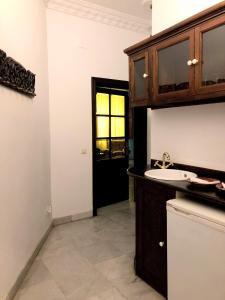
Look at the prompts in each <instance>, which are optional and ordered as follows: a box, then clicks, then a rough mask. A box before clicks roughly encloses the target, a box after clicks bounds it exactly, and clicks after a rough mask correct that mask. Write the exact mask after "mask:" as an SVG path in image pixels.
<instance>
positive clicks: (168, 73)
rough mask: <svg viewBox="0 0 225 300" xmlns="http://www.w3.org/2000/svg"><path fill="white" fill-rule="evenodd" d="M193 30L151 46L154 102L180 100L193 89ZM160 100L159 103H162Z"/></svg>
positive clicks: (191, 92) (190, 93)
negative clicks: (191, 62) (189, 63)
mask: <svg viewBox="0 0 225 300" xmlns="http://www.w3.org/2000/svg"><path fill="white" fill-rule="evenodd" d="M193 58H194V30H190V31H188V32H185V33H183V34H180V35H178V36H176V37H174V38H170V39H168V40H166V41H163V42H161V43H159V44H157V45H156V46H155V47H153V62H154V75H155V76H154V79H153V90H154V103H155V104H157V103H158V102H161V101H162V102H164V103H167V102H170V101H171V99H173V101H174V99H177V100H178V101H182V98H184V97H188V96H191V95H192V94H193V89H194V68H193V65H192V64H191V65H188V61H189V62H190V61H192V59H193ZM162 102H161V103H162Z"/></svg>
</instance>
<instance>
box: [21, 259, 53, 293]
mask: <svg viewBox="0 0 225 300" xmlns="http://www.w3.org/2000/svg"><path fill="white" fill-rule="evenodd" d="M51 279H52V278H51V274H50V273H49V271H48V269H47V268H46V266H45V265H44V263H43V262H42V260H41V259H39V258H36V259H35V261H34V263H33V265H32V266H31V268H30V270H29V272H28V274H27V276H26V277H25V279H24V282H23V284H22V286H21V289H23V288H29V287H30V286H32V285H34V284H39V283H41V282H43V281H47V280H51Z"/></svg>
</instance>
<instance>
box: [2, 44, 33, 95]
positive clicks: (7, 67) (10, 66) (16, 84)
mask: <svg viewBox="0 0 225 300" xmlns="http://www.w3.org/2000/svg"><path fill="white" fill-rule="evenodd" d="M0 84H2V85H5V86H7V87H9V88H12V89H14V90H16V91H18V92H20V93H23V94H26V95H29V96H31V97H34V96H36V94H35V75H34V74H33V73H32V72H31V71H29V70H26V69H25V68H24V67H23V66H22V65H21V64H19V63H18V62H17V61H15V60H14V59H13V58H11V57H7V55H6V53H5V52H4V51H2V50H1V49H0Z"/></svg>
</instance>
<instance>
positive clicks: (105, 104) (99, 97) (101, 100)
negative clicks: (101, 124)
mask: <svg viewBox="0 0 225 300" xmlns="http://www.w3.org/2000/svg"><path fill="white" fill-rule="evenodd" d="M96 114H97V115H108V114H109V95H108V94H103V93H97V94H96Z"/></svg>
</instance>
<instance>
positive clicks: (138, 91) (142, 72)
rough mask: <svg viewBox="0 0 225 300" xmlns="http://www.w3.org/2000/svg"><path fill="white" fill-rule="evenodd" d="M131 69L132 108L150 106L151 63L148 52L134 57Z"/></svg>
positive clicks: (131, 61) (130, 63)
mask: <svg viewBox="0 0 225 300" xmlns="http://www.w3.org/2000/svg"><path fill="white" fill-rule="evenodd" d="M129 65H130V67H129V69H130V76H129V77H130V103H131V106H132V107H135V106H147V105H149V104H150V100H149V99H150V78H151V77H150V63H149V53H148V50H145V51H142V52H141V53H138V54H135V55H132V56H131V57H130V61H129Z"/></svg>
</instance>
